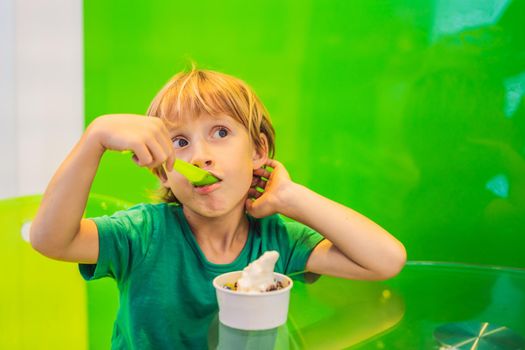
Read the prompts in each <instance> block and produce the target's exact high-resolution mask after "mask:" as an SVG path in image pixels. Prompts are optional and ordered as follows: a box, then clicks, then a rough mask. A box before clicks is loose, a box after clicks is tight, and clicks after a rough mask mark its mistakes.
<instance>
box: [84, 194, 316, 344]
mask: <svg viewBox="0 0 525 350" xmlns="http://www.w3.org/2000/svg"><path fill="white" fill-rule="evenodd" d="M92 220H94V221H95V223H96V225H97V227H98V232H99V257H98V262H97V264H96V265H88V264H80V266H79V267H80V272H81V274H82V276H83V277H84V278H85V279H86V280H92V279H97V278H102V277H112V278H114V279H115V280H116V282H117V285H118V288H119V292H120V306H119V310H118V313H117V319H116V321H115V325H114V328H113V336H112V348H113V349H140V350H147V349H174V348H177V349H178V348H191V349H203V348H206V344H207V334H208V327H209V325H210V323H211V321H212V319H213V318H214V316H215V315H216V313H217V310H218V307H217V300H216V296H215V290H214V288H213V285H212V280H213V278H214V277H216V276H218V275H220V274H222V273H225V272H230V271H237V270H242V269H243V268H244V267H246V266H247V265H248V264H249V263H250V262H251V261H253V260H255V259H257V258H258V257H259V256H261V255H262V254H263V253H264V252H265V251H268V250H277V251H278V252H279V254H280V257H279V260H278V261H277V264H276V266H275V271H277V272H280V273H284V274H290V273H293V272H298V271H303V270H304V269H305V265H306V261H307V260H308V257H309V256H310V253H311V252H312V250H313V249H314V247H315V246H316V245H317V244H318V243H319V242H320V241H321V240H322V239H323V237H322V236H321V235H320V234H319V233H317V232H315V231H314V230H312V229H310V228H309V227H307V226H305V225H302V224H300V223H297V222H285V221H283V220H282V219H281V218H280V217H279V216H277V215H273V216H269V217H266V218H262V219H255V218H253V217H250V216H248V220H249V225H250V226H249V234H248V239H247V242H246V245H245V246H244V248H243V249H242V251H241V253H240V254H239V256H238V257H237V258H236V259H235V261H233V262H232V263H230V264H213V263H211V262H209V261H208V260H207V259H206V257H205V256H204V254H203V252H202V251H201V249H200V247H199V245H198V244H197V241H196V240H195V237H194V235H193V234H192V232H191V229H190V227H189V225H188V222H187V221H186V218H185V217H184V214H183V212H182V207H180V206H175V205H171V204H166V203H163V204H155V205H152V204H141V205H137V206H134V207H132V208H130V209H128V210H126V211H121V212H117V213H115V214H114V215H112V216H111V217H109V216H103V217H98V218H93V219H92Z"/></svg>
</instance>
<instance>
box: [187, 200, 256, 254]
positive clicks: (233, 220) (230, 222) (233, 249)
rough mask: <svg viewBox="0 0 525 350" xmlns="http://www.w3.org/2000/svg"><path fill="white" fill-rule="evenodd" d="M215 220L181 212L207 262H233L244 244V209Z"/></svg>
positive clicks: (246, 228)
mask: <svg viewBox="0 0 525 350" xmlns="http://www.w3.org/2000/svg"><path fill="white" fill-rule="evenodd" d="M240 209H241V210H234V211H232V212H230V213H228V214H226V215H224V216H221V217H217V218H209V217H202V216H200V215H197V214H195V213H193V212H191V211H189V210H183V211H184V216H185V217H186V220H187V221H188V224H189V226H190V228H191V231H192V233H193V235H194V236H195V239H196V241H197V243H198V244H199V247H200V248H201V250H202V252H203V253H204V255H205V256H206V258H207V259H208V261H210V262H212V263H216V264H227V263H230V262H233V261H234V260H235V259H236V258H237V256H239V254H240V252H241V251H242V249H243V248H244V245H245V244H246V240H247V237H248V227H249V222H248V218H247V217H246V215H245V212H244V208H240Z"/></svg>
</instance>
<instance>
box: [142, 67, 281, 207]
mask: <svg viewBox="0 0 525 350" xmlns="http://www.w3.org/2000/svg"><path fill="white" fill-rule="evenodd" d="M146 114H147V115H148V116H152V117H158V118H161V119H162V120H163V121H164V122H165V123H166V125H168V127H169V126H170V124H173V123H174V122H176V121H177V120H179V119H180V118H181V117H182V116H185V115H190V116H192V117H195V118H197V117H199V116H200V115H203V114H207V115H211V116H213V115H227V116H229V117H231V118H233V119H235V120H236V121H237V122H239V123H240V124H242V125H243V126H244V127H245V128H246V130H247V131H248V134H249V136H250V139H251V140H252V142H253V144H254V146H255V147H256V149H257V150H261V149H262V147H263V146H264V141H263V140H262V138H261V136H260V135H261V134H264V135H265V136H266V138H267V141H268V143H267V146H268V155H269V157H270V158H272V157H273V156H274V153H275V131H274V129H273V126H272V123H271V120H270V116H269V114H268V111H267V110H266V108H265V107H264V105H263V104H262V102H261V100H260V99H259V98H258V97H257V95H256V94H255V92H254V91H253V89H252V88H251V87H250V86H248V84H246V83H245V82H244V81H242V80H240V79H237V78H235V77H232V76H230V75H226V74H223V73H219V72H215V71H211V70H203V69H197V68H195V66H193V67H192V69H191V70H190V71H189V72H184V71H183V72H180V73H178V74H176V75H175V76H173V77H172V78H171V79H170V80H169V82H168V83H167V84H166V85H165V86H164V87H163V88H162V89H161V90H160V91H159V92H158V93H157V95H156V96H155V98H154V99H153V101H152V102H151V104H150V106H149V108H148V111H147V113H146ZM160 171H163V169H162V167H160V168H157V169H154V172H156V173H157V174H158V173H159V172H160ZM157 197H158V199H160V200H161V201H164V202H175V203H179V201H178V200H177V198H176V197H175V195H174V194H173V192H172V191H171V190H170V189H169V188H164V187H162V188H161V189H160V190H159V191H158V193H157Z"/></svg>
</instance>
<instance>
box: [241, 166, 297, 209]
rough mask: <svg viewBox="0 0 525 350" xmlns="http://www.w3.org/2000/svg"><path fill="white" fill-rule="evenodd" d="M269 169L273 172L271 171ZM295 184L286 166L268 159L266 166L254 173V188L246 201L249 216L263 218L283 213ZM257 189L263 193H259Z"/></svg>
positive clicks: (249, 192)
mask: <svg viewBox="0 0 525 350" xmlns="http://www.w3.org/2000/svg"><path fill="white" fill-rule="evenodd" d="M267 167H271V168H273V170H271V171H269V170H268V169H267ZM293 184H294V183H293V181H292V180H291V179H290V176H289V175H288V172H287V171H286V169H285V167H284V165H282V164H281V163H280V162H278V161H276V160H274V159H268V161H267V162H266V164H265V166H263V167H261V168H259V169H256V170H254V172H253V182H252V187H251V188H250V190H249V191H248V199H247V200H246V210H247V211H248V214H250V215H251V216H253V217H256V218H261V217H265V216H268V215H272V214H275V213H282V212H283V211H282V209H283V208H285V207H286V198H287V197H288V194H289V191H290V189H291V188H292V187H293V186H292V185H293ZM256 187H259V188H260V189H262V190H263V191H262V192H260V191H258V190H257V189H256Z"/></svg>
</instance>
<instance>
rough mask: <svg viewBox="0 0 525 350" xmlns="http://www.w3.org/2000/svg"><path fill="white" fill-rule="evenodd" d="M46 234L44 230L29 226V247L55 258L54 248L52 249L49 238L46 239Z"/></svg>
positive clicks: (56, 255) (56, 256)
mask: <svg viewBox="0 0 525 350" xmlns="http://www.w3.org/2000/svg"><path fill="white" fill-rule="evenodd" d="M46 236H47V235H46V234H45V233H44V232H42V231H41V230H38V229H37V228H35V227H33V226H31V229H30V231H29V243H30V244H31V247H33V249H34V250H36V251H37V252H39V253H40V254H42V255H44V256H46V257H48V258H52V259H57V258H58V254H57V251H56V249H53V247H52V245H51V244H50V242H49V240H48V239H46Z"/></svg>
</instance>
